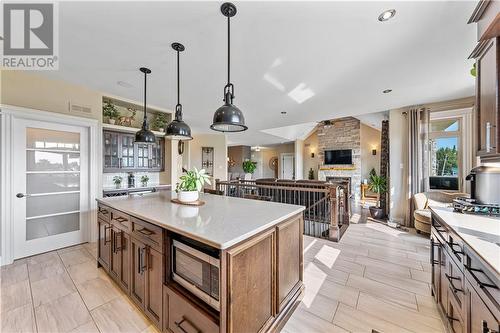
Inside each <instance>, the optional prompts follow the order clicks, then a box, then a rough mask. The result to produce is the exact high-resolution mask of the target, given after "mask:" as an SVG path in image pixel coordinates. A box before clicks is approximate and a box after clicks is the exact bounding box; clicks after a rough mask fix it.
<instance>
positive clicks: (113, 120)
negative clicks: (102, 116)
mask: <svg viewBox="0 0 500 333" xmlns="http://www.w3.org/2000/svg"><path fill="white" fill-rule="evenodd" d="M108 123H110V124H111V125H114V124H115V123H116V119H111V118H110V119H108Z"/></svg>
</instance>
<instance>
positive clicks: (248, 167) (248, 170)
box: [243, 160, 257, 180]
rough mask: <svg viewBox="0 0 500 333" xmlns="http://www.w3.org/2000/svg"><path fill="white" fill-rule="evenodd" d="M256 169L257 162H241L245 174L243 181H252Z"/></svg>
mask: <svg viewBox="0 0 500 333" xmlns="http://www.w3.org/2000/svg"><path fill="white" fill-rule="evenodd" d="M255 169H257V162H254V161H250V160H248V161H243V171H244V172H245V180H250V179H252V174H253V173H254V172H255Z"/></svg>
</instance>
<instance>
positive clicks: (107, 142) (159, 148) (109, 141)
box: [103, 130, 165, 172]
mask: <svg viewBox="0 0 500 333" xmlns="http://www.w3.org/2000/svg"><path fill="white" fill-rule="evenodd" d="M103 155H104V156H103V171H104V172H127V171H163V170H164V169H165V139H164V138H157V140H156V142H155V143H154V144H151V145H147V144H136V143H134V134H130V133H121V132H115V131H109V130H104V131H103Z"/></svg>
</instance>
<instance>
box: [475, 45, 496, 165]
mask: <svg viewBox="0 0 500 333" xmlns="http://www.w3.org/2000/svg"><path fill="white" fill-rule="evenodd" d="M497 42H498V38H496V39H495V38H493V39H492V40H491V41H489V42H488V44H487V46H486V47H485V49H484V51H483V52H482V54H481V55H480V56H479V57H478V59H477V71H478V77H477V105H478V116H479V121H478V126H479V128H478V130H479V131H478V132H479V147H478V148H479V152H478V154H479V155H481V156H488V155H492V154H496V153H498V152H499V151H500V147H499V146H498V137H497V135H498V131H499V128H498V121H499V119H498V112H499V110H498V108H499V106H498V97H497V94H498V89H499V87H498V80H499V78H498V73H499V72H498V70H499V69H498V54H497V52H498V45H496V44H497Z"/></svg>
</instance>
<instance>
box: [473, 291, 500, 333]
mask: <svg viewBox="0 0 500 333" xmlns="http://www.w3.org/2000/svg"><path fill="white" fill-rule="evenodd" d="M467 290H468V292H469V295H470V317H469V318H470V329H471V332H500V318H495V316H494V315H493V314H492V313H491V311H490V310H489V309H488V307H487V306H486V305H485V304H484V302H483V301H482V300H481V298H480V297H479V294H478V293H477V292H476V291H475V290H474V288H473V287H472V286H471V284H470V283H467Z"/></svg>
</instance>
